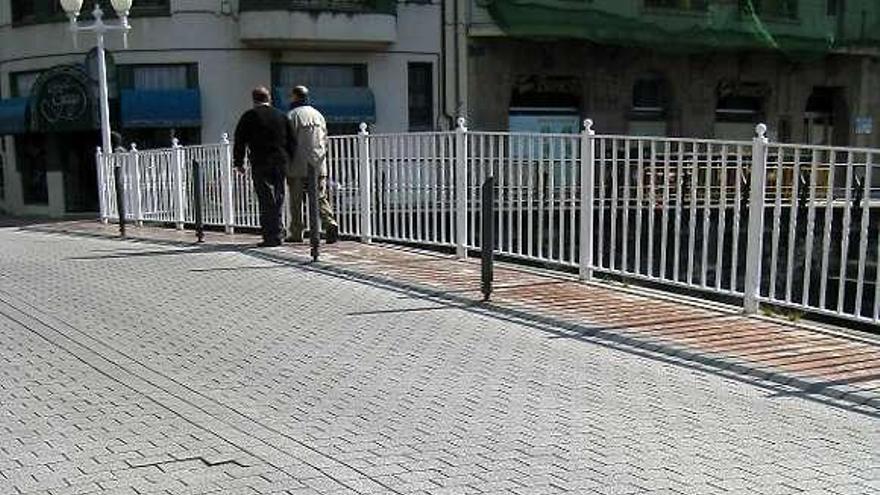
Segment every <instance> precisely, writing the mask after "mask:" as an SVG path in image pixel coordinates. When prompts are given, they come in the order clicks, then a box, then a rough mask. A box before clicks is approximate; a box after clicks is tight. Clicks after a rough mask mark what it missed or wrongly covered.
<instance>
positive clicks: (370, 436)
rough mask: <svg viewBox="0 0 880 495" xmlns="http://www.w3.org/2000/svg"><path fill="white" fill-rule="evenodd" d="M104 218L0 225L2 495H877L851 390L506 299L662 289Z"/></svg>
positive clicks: (865, 419)
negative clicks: (125, 233) (679, 351)
mask: <svg viewBox="0 0 880 495" xmlns="http://www.w3.org/2000/svg"><path fill="white" fill-rule="evenodd" d="M28 229H29V230H28ZM64 229H68V230H71V231H77V232H78V233H79V235H70V234H64V233H59V232H60V231H62V230H64ZM103 229H104V228H103V227H100V228H99V229H95V226H94V225H91V224H88V225H86V226H85V227H82V228H78V227H76V225H67V226H64V225H54V226H46V227H35V226H31V227H27V228H18V227H10V228H0V494H2V495H7V494H8V495H87V494H91V495H94V494H102V495H205V494H211V495H372V494H389V495H502V494H503V495H551V494H577V495H611V494H630V495H731V494H736V495H756V494H757V495H771V494H777V495H778V494H800V495H829V494H835V495H876V494H880V485H878V483H880V464H878V460H880V459H878V455H877V445H878V444H880V429H878V428H877V425H878V418H880V414H878V411H877V410H876V408H874V407H872V406H870V405H866V404H862V405H857V404H855V403H853V402H846V401H841V400H838V399H835V398H832V397H828V396H823V395H819V394H813V393H809V394H808V393H804V391H803V390H801V389H797V388H796V387H791V386H786V385H782V384H780V383H774V382H770V381H767V380H762V379H760V378H758V377H755V376H748V375H746V374H743V373H737V372H733V371H730V370H728V371H725V370H723V369H722V368H721V367H720V366H717V365H711V363H700V362H698V361H697V360H695V359H690V358H687V359H686V358H683V357H681V356H675V355H673V354H672V353H670V352H666V351H665V350H664V349H665V348H663V347H662V346H661V347H659V348H658V349H659V350H660V351H661V352H658V351H657V350H653V351H652V350H651V349H650V347H649V346H648V345H641V344H640V345H637V344H639V342H642V340H636V339H633V338H631V337H629V336H627V335H626V334H623V333H621V332H619V330H620V328H621V323H619V322H618V324H616V325H612V324H604V326H605V327H607V329H606V330H602V331H598V330H597V329H599V328H601V327H602V325H603V324H602V323H601V321H600V316H601V315H600V312H599V310H598V309H594V310H592V311H593V312H592V313H591V314H592V315H593V316H591V318H592V320H590V321H592V323H580V324H575V323H573V322H575V321H580V320H578V319H583V318H584V317H580V316H577V315H576V316H574V317H571V319H570V320H569V322H568V323H565V322H563V321H562V320H561V319H559V317H553V318H550V317H546V316H541V315H540V314H539V309H540V308H539V307H544V304H545V303H542V302H534V301H533V302H529V300H526V299H522V298H521V297H520V296H519V295H518V294H519V292H520V291H526V292H528V291H527V290H526V287H531V288H532V290H533V291H539V290H543V292H544V293H545V294H550V293H551V292H552V293H563V290H568V289H565V288H567V287H569V284H571V285H570V287H571V290H575V289H578V290H581V291H588V293H593V292H592V291H597V292H595V294H596V297H597V298H599V297H600V296H601V295H604V297H605V299H603V301H604V303H603V305H604V306H605V307H608V308H609V309H610V308H611V307H612V306H611V305H612V304H619V305H621V306H624V305H625V304H624V303H623V302H620V301H623V300H625V301H628V303H627V304H630V305H633V304H640V305H645V306H652V305H654V304H660V302H662V301H661V300H655V299H654V298H644V296H641V295H626V294H625V293H620V292H617V291H616V290H608V289H607V288H605V287H602V286H596V287H592V286H591V287H582V286H580V285H579V284H576V283H574V284H572V283H571V281H569V280H566V279H564V278H552V277H548V276H547V275H545V274H542V273H539V272H529V271H522V270H519V269H517V268H515V267H507V266H503V267H499V275H500V277H501V280H500V283H501V285H502V286H504V287H503V288H502V289H501V290H500V291H499V295H500V296H501V297H502V299H503V300H502V299H499V301H498V302H496V303H494V304H493V305H489V306H485V305H482V304H480V303H479V302H478V301H476V294H475V292H474V288H475V283H474V282H473V281H472V280H471V279H470V275H469V273H468V272H471V274H472V273H474V268H475V265H473V264H470V263H461V262H457V261H455V260H452V259H450V258H448V257H446V256H442V255H436V254H433V253H424V252H420V251H410V250H407V249H402V248H396V247H382V246H363V245H358V244H353V243H352V244H340V245H337V246H331V247H328V248H326V250H325V256H324V258H323V259H324V261H323V262H322V263H319V264H317V265H316V264H312V263H310V262H309V261H308V257H307V256H306V253H307V249H308V248H307V246H296V247H292V248H275V249H253V248H251V247H250V246H252V245H253V239H252V238H250V237H248V236H236V237H225V236H222V235H219V236H217V241H223V243H221V242H215V241H214V239H213V236H212V238H211V239H210V242H209V243H207V244H206V245H203V246H194V245H192V243H191V242H189V236H187V237H185V238H184V237H180V238H178V240H174V237H175V236H178V235H179V234H177V233H175V232H173V231H159V230H152V229H146V230H139V231H137V232H135V234H137V235H140V236H148V235H149V236H150V237H154V239H152V240H143V241H140V242H128V241H126V242H120V241H118V240H116V239H111V238H109V237H108V236H106V234H107V233H108V232H110V231H109V230H107V231H103ZM39 230H44V231H39ZM49 230H51V231H49ZM102 231H103V232H102ZM160 237H163V238H164V241H163V239H160ZM246 241H248V242H247V243H245V242H246ZM438 274H439V275H438ZM395 278H396V279H398V280H397V281H395V280H393V279H395ZM542 287H543V288H545V289H541V288H542ZM602 291H607V292H602ZM621 294H623V295H621ZM618 298H620V299H618ZM504 300H508V301H514V302H516V303H517V304H518V305H517V304H514V302H504ZM657 301H660V302H657ZM581 304H582V303H577V304H574V305H573V306H578V307H579V306H580V305H581ZM667 304H671V303H668V302H667ZM669 307H670V308H672V307H679V306H676V305H671V306H669ZM681 308H684V306H681ZM547 311H548V314H550V311H551V310H549V309H548V310H547ZM682 311H684V309H682ZM706 311H708V310H706ZM612 313H613V311H612ZM707 314H712V312H711V311H709V312H708V313H707ZM720 314H722V315H723V313H720ZM724 317H725V318H726V317H731V318H733V317H732V316H731V315H724ZM719 318H720V317H719ZM583 321H587V320H585V319H584V320H583ZM621 321H622V320H621ZM658 328H659V325H658ZM615 336H616V337H615ZM627 339H629V340H627ZM640 339H641V337H640Z"/></svg>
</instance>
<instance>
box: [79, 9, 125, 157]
mask: <svg viewBox="0 0 880 495" xmlns="http://www.w3.org/2000/svg"><path fill="white" fill-rule="evenodd" d="M111 3H112V4H113V10H115V11H116V14H117V15H119V22H116V23H112V24H110V23H107V22H104V11H103V10H101V6H100V2H99V0H96V1H95V10H93V11H92V16H94V18H95V21H94V22H92V23H91V24H86V25H80V24H79V22H77V18H78V17H79V11H80V9H82V4H83V0H61V7H62V8H63V9H64V12H66V13H67V17H68V18H69V19H70V32H71V33H73V43H74V45H76V41H77V39H76V36H77V33H79V32H81V31H87V32H92V33H95V36H97V38H98V84H99V86H100V88H101V142H102V146H103V149H104V152H105V153H112V152H113V149H112V148H111V144H110V101H109V100H110V97H109V95H108V90H107V57H106V55H105V54H104V33H106V32H108V31H122V36H123V43H124V45H123V46H124V47H125V48H128V32H129V31H130V30H131V25H129V24H128V13H129V11H130V10H131V3H132V0H111Z"/></svg>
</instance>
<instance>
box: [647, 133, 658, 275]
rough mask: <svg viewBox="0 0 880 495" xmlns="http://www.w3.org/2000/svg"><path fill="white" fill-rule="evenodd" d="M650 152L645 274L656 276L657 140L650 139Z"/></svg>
mask: <svg viewBox="0 0 880 495" xmlns="http://www.w3.org/2000/svg"><path fill="white" fill-rule="evenodd" d="M648 153H650V156H651V158H650V170H651V172H650V173H651V179H650V181H649V182H648V187H649V191H650V193H649V195H648V202H649V205H648V265H647V267H648V270H647V275H648V276H649V277H651V278H654V277H655V276H656V273H657V271H656V270H654V229H655V227H654V224H655V223H656V221H657V218H656V216H657V140H656V139H651V146H650V148H649V151H648Z"/></svg>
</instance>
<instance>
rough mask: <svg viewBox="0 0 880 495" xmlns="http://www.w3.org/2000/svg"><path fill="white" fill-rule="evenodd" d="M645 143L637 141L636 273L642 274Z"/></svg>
mask: <svg viewBox="0 0 880 495" xmlns="http://www.w3.org/2000/svg"><path fill="white" fill-rule="evenodd" d="M644 144H645V143H644V141H643V140H641V139H639V140H638V141H637V148H636V149H637V150H638V159H637V160H638V161H637V162H636V173H637V174H638V176H637V177H636V259H635V266H634V267H633V268H634V270H633V271H634V272H635V273H636V274H642V208H643V207H644V204H643V202H644V199H645V198H644V187H645V169H644Z"/></svg>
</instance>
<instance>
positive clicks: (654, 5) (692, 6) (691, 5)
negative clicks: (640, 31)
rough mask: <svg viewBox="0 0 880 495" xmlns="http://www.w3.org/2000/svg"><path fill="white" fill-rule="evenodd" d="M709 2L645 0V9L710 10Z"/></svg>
mask: <svg viewBox="0 0 880 495" xmlns="http://www.w3.org/2000/svg"><path fill="white" fill-rule="evenodd" d="M708 5H709V1H708V0H645V7H647V8H651V9H674V10H699V11H703V10H706V9H707V8H708Z"/></svg>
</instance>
